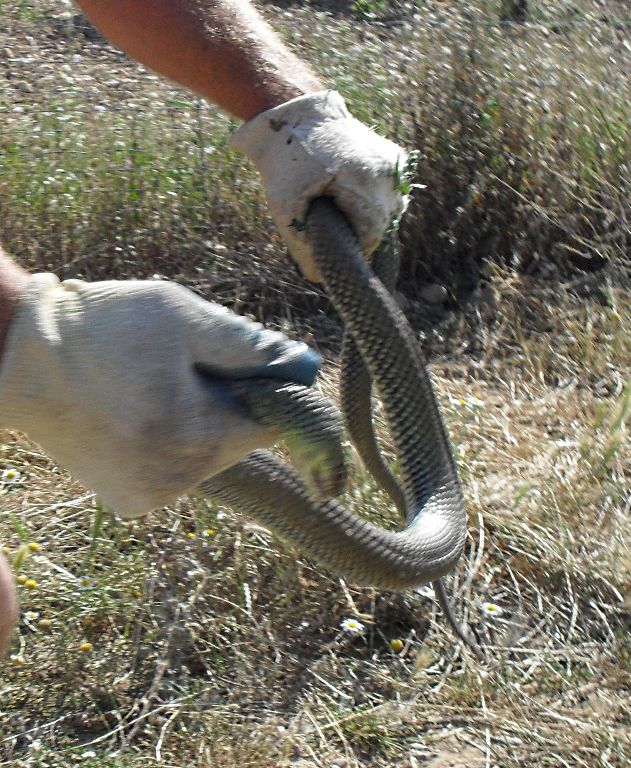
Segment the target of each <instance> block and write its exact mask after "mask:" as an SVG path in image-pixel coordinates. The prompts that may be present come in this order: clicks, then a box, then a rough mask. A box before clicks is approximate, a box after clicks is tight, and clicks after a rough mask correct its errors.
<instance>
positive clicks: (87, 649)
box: [79, 641, 92, 653]
mask: <svg viewBox="0 0 631 768" xmlns="http://www.w3.org/2000/svg"><path fill="white" fill-rule="evenodd" d="M79 650H80V651H81V653H92V643H88V642H87V641H86V642H85V643H81V645H80V646H79Z"/></svg>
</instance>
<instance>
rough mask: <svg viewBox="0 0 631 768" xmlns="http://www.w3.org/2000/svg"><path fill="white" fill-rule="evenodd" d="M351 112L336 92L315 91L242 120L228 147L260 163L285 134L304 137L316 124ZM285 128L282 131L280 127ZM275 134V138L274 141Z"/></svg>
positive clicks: (341, 117) (348, 115)
mask: <svg viewBox="0 0 631 768" xmlns="http://www.w3.org/2000/svg"><path fill="white" fill-rule="evenodd" d="M350 116H351V115H350V113H349V111H348V109H347V108H346V103H345V102H344V99H343V98H342V96H341V95H340V94H339V93H338V92H337V91H317V92H316V93H308V94H306V95H304V96H297V97H296V98H295V99H291V100H290V101H286V102H285V103H284V104H279V106H277V107H273V108H272V109H268V110H266V111H265V112H261V113H260V114H258V115H256V116H255V117H253V118H251V119H250V120H248V121H247V122H246V123H244V124H243V125H242V126H241V128H239V130H238V131H237V132H236V133H235V134H234V135H233V137H232V139H231V142H230V143H231V146H232V147H233V148H234V149H237V150H239V151H240V152H242V153H243V154H244V155H245V156H246V157H249V158H250V160H252V162H254V163H255V164H256V165H259V163H260V162H261V158H262V157H263V155H265V154H266V153H267V152H268V151H269V150H270V145H272V146H275V145H276V143H277V140H280V139H281V138H282V139H283V141H287V139H286V136H287V133H289V134H290V136H291V135H296V136H297V137H299V138H300V139H303V140H304V139H305V138H306V137H307V136H308V134H309V132H310V131H311V130H312V129H313V128H314V127H315V126H316V125H320V124H321V123H324V122H326V121H329V120H341V119H345V118H349V117H350ZM283 129H285V130H283ZM275 137H278V139H277V140H275Z"/></svg>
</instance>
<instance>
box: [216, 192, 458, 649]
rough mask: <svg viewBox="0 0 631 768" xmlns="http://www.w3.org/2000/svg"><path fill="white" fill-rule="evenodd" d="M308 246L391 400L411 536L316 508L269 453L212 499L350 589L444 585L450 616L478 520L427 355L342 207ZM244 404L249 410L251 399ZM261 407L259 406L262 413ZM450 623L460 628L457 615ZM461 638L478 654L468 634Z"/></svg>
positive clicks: (318, 503)
mask: <svg viewBox="0 0 631 768" xmlns="http://www.w3.org/2000/svg"><path fill="white" fill-rule="evenodd" d="M307 234H308V236H309V237H310V240H311V243H312V245H313V248H314V257H315V260H316V264H317V267H318V269H319V271H320V274H321V276H322V281H323V284H324V287H325V289H326V290H327V293H328V295H329V297H330V298H331V301H332V302H333V304H334V306H335V308H336V309H337V311H338V312H339V314H340V316H341V317H342V319H343V321H344V322H345V324H346V328H347V331H348V332H349V333H350V335H351V336H352V339H353V345H354V347H356V349H357V350H358V351H359V354H360V355H361V358H362V360H363V361H364V363H365V365H366V367H367V369H368V371H369V374H370V376H369V377H366V376H365V374H362V377H363V378H362V381H363V382H364V384H363V386H364V388H365V387H366V386H367V387H368V398H370V377H372V380H373V381H374V382H375V383H376V386H377V389H378V392H379V395H380V397H381V400H382V403H383V407H384V411H385V414H386V418H387V421H388V424H389V426H390V430H391V436H392V441H393V444H394V447H395V450H396V453H397V456H398V458H399V465H400V474H401V478H402V481H403V496H402V497H401V496H400V495H399V498H398V499H397V498H396V491H393V492H392V493H393V495H394V498H395V502H397V506H398V507H399V508H400V509H402V508H403V507H404V509H405V514H406V521H405V526H404V527H403V528H402V529H401V530H397V531H389V530H386V529H383V528H381V527H379V526H376V525H373V524H371V523H369V522H368V521H366V520H364V519H362V518H360V517H358V516H357V515H355V514H353V513H352V512H350V511H349V510H348V509H347V508H346V507H344V506H343V505H342V504H341V503H340V502H339V501H337V500H336V499H335V498H331V497H329V498H325V499H318V498H315V497H314V495H313V493H312V492H311V491H310V490H309V489H308V488H307V486H306V485H305V483H304V482H303V481H302V480H301V478H300V477H299V475H298V474H297V472H296V471H295V470H294V469H293V468H292V467H291V466H290V465H287V464H285V463H284V462H282V461H281V460H280V459H279V458H278V457H277V456H276V455H275V454H274V453H271V452H268V451H254V452H253V453H251V454H249V456H248V457H246V459H244V460H243V461H241V462H239V463H238V464H236V465H234V466H233V467H230V468H229V469H227V470H225V471H224V472H222V473H220V474H218V475H215V476H214V477H212V478H210V479H209V480H207V481H205V482H204V483H203V484H202V486H201V491H202V492H203V493H204V494H206V495H209V496H211V497H212V498H213V499H215V500H216V501H218V502H220V503H223V504H226V505H229V506H232V507H233V508H235V509H237V510H238V511H240V512H242V513H244V514H246V515H248V516H250V517H252V518H254V519H256V520H258V521H259V522H261V523H262V524H263V525H264V526H266V527H267V528H268V529H270V530H271V531H272V532H274V533H275V534H277V535H278V536H280V537H281V538H283V539H284V540H286V541H289V542H291V543H292V544H295V545H296V546H297V547H298V548H299V549H300V550H301V551H303V552H305V553H306V554H307V555H309V556H310V557H312V558H313V559H315V560H316V561H317V562H318V563H320V564H321V565H323V566H325V567H326V568H328V569H330V570H331V571H333V572H335V573H337V574H339V575H341V576H343V577H344V578H346V579H348V580H349V581H352V582H354V583H357V584H365V585H370V586H374V587H380V588H386V589H406V588H411V587H418V586H420V585H421V584H424V583H427V582H433V583H434V586H435V587H437V586H438V590H437V593H438V597H439V601H440V603H441V606H442V607H443V608H445V607H447V608H448V605H447V606H445V605H444V602H445V594H444V589H443V586H442V583H441V582H440V579H441V577H442V576H443V575H445V574H446V573H448V572H449V571H450V570H452V569H453V568H454V566H455V565H456V563H457V561H458V559H459V557H460V555H461V553H462V550H463V547H464V541H465V536H466V530H467V516H466V513H465V509H464V502H463V498H462V493H461V490H460V485H459V482H458V477H457V473H456V468H455V465H454V461H453V458H452V454H451V450H450V445H449V439H448V436H447V432H446V430H445V427H444V424H443V421H442V419H441V416H440V413H439V410H438V407H437V404H436V401H435V399H434V394H433V390H432V385H431V381H430V379H429V376H428V374H427V371H426V369H425V365H424V361H423V359H422V357H421V354H420V351H419V349H418V343H417V341H416V339H415V337H414V334H413V332H412V331H411V329H410V327H409V325H408V323H407V321H406V319H405V317H404V316H403V314H402V312H401V311H400V309H399V308H398V306H397V305H396V303H395V301H394V300H393V298H392V296H391V295H390V293H389V291H388V290H387V288H385V287H384V285H383V284H382V283H381V281H380V280H379V279H378V278H377V277H376V276H375V275H374V274H373V272H372V270H371V268H370V266H369V265H368V264H367V263H366V261H365V259H364V258H363V255H362V253H361V250H360V248H359V246H358V244H357V241H356V238H355V236H354V234H353V232H352V230H351V228H350V227H349V225H348V224H347V222H346V220H345V218H344V217H343V215H342V214H341V213H339V211H338V210H337V209H336V208H335V206H334V204H333V203H332V202H331V201H329V200H327V199H319V200H316V201H314V203H313V204H312V206H311V208H310V211H309V215H308V218H307ZM360 368H361V366H360ZM366 379H367V380H368V384H367V385H366ZM268 386H269V383H268ZM277 388H278V389H282V386H281V385H277ZM237 394H238V393H237ZM241 394H242V395H243V396H244V397H246V400H247V392H246V391H245V390H242V392H241ZM259 398H260V395H259ZM255 399H256V398H252V397H250V402H253V401H254V400H255ZM315 407H316V409H317V408H318V406H317V405H316V406H315ZM290 418H291V417H290ZM329 423H330V429H331V430H333V431H335V429H337V428H338V427H337V426H335V418H334V417H333V416H332V415H331V414H329ZM332 461H333V463H334V464H335V462H336V461H337V459H336V458H333V459H332ZM333 474H334V475H335V473H333ZM316 479H317V478H316ZM338 479H339V480H341V479H342V477H341V470H340V477H339V478H334V481H333V482H332V484H331V487H329V488H324V490H325V492H326V491H327V490H328V492H329V493H334V492H335V491H336V490H337V486H338V483H337V480H338ZM395 486H396V483H395ZM441 598H442V599H441ZM448 618H449V621H450V623H452V625H454V624H455V620H454V619H453V616H452V615H451V614H450V613H449V612H448ZM455 629H456V631H457V633H458V634H459V636H460V637H461V638H462V639H463V640H465V642H467V644H469V645H471V641H469V640H468V638H466V636H464V634H463V633H462V630H460V629H459V627H458V626H457V624H455Z"/></svg>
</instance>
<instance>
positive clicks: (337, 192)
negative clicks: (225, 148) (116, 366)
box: [78, 0, 406, 280]
mask: <svg viewBox="0 0 631 768" xmlns="http://www.w3.org/2000/svg"><path fill="white" fill-rule="evenodd" d="M78 4H79V5H80V6H81V8H82V9H83V10H84V11H85V13H86V15H87V16H88V17H89V18H90V19H91V20H92V21H93V22H94V23H95V24H96V25H97V27H99V29H100V30H101V31H102V32H103V34H105V35H106V37H108V38H109V39H110V40H111V41H112V42H113V43H115V44H116V45H118V46H120V47H121V48H123V49H124V50H126V51H127V52H128V53H130V54H131V55H132V56H134V57H135V58H137V59H138V60H139V61H141V62H142V63H143V64H145V65H147V66H148V67H150V68H152V69H154V70H155V71H157V72H160V73H161V74H163V75H165V76H167V77H169V78H170V79H172V80H175V81H176V82H178V83H180V84H181V85H184V86H185V87H187V88H190V89H191V90H193V91H195V92H196V93H199V94H200V95H202V96H204V97H205V98H207V99H210V100H211V101H214V102H215V103H217V104H218V105H219V106H221V107H222V108H223V109H225V110H227V111H228V112H230V113H231V114H233V115H235V116H237V117H240V118H242V119H244V120H246V121H247V122H246V123H245V125H244V126H243V127H242V128H241V129H240V130H239V131H237V133H236V134H235V136H234V139H233V146H235V148H237V149H239V150H240V151H241V152H243V153H244V154H245V155H247V156H248V157H249V158H250V160H252V162H254V164H255V165H256V166H257V168H258V170H259V171H260V173H261V177H262V180H263V184H264V186H265V189H266V192H267V198H268V202H269V205H270V212H271V214H272V216H273V218H274V220H275V222H276V224H277V226H278V228H279V230H280V232H281V234H282V236H283V238H284V239H285V241H286V242H287V244H288V246H289V250H290V252H291V254H292V256H293V257H294V259H295V260H296V262H297V263H298V264H299V266H300V268H301V270H302V271H303V273H304V274H305V276H306V277H308V278H309V279H311V280H318V279H319V276H318V273H317V270H316V268H315V265H314V263H313V256H312V251H311V246H310V243H309V242H308V240H307V238H306V235H305V233H304V222H305V218H306V213H307V210H308V208H309V204H310V202H311V200H313V199H314V198H316V197H319V196H328V197H332V198H333V199H334V200H335V202H336V203H337V205H338V207H339V208H340V209H341V210H342V212H343V213H344V214H346V216H347V217H348V219H349V221H350V223H351V224H352V226H353V228H354V229H355V233H356V235H357V236H358V238H359V241H360V244H361V246H362V249H363V251H364V253H365V254H366V255H367V256H369V255H370V254H371V253H372V252H373V251H374V249H375V248H376V247H377V245H378V244H379V241H380V239H381V237H382V235H383V233H384V231H385V230H386V228H387V227H388V226H389V225H391V224H392V223H393V221H395V220H396V219H397V218H398V217H399V216H400V215H401V214H402V212H403V210H404V209H405V205H406V197H405V194H404V193H402V191H401V187H400V184H399V181H400V179H401V177H402V175H403V174H404V171H405V167H406V154H405V152H404V151H403V150H402V149H401V148H400V147H398V146H397V145H396V144H394V143H392V142H390V141H388V140H387V139H384V138H382V137H381V136H379V135H378V134H376V133H375V132H374V131H372V130H370V129H369V128H368V127H367V126H365V125H363V124H362V123H360V122H359V121H358V120H355V119H354V118H353V117H352V116H351V115H350V113H349V112H348V110H347V108H346V105H345V103H344V101H343V99H342V97H341V96H340V95H339V94H338V93H336V92H335V91H327V90H326V86H325V85H324V84H323V83H322V81H321V80H320V79H319V78H317V77H316V76H315V75H314V74H313V73H312V72H311V71H310V70H309V68H308V67H307V66H306V65H305V64H303V63H302V62H301V61H300V60H299V59H298V58H297V57H296V56H294V54H293V53H292V52H291V51H290V50H289V49H288V48H287V46H286V45H284V43H283V42H282V41H281V40H280V38H279V37H278V36H277V35H276V34H275V33H274V32H273V30H272V29H271V28H270V27H269V26H268V25H267V24H266V23H265V22H264V21H263V19H262V18H261V17H260V16H259V14H258V13H257V12H256V10H255V9H254V8H253V6H252V5H251V4H250V3H249V2H248V0H180V1H179V2H176V1H175V0H136V2H131V1H130V0H78Z"/></svg>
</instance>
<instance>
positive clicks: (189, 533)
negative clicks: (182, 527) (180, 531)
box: [186, 531, 197, 539]
mask: <svg viewBox="0 0 631 768" xmlns="http://www.w3.org/2000/svg"><path fill="white" fill-rule="evenodd" d="M186 535H187V536H188V538H189V539H194V538H195V537H196V536H197V534H196V533H193V531H189V532H188V533H187V534H186Z"/></svg>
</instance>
